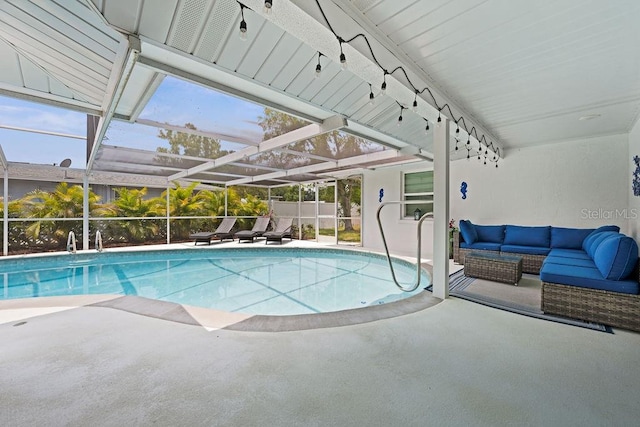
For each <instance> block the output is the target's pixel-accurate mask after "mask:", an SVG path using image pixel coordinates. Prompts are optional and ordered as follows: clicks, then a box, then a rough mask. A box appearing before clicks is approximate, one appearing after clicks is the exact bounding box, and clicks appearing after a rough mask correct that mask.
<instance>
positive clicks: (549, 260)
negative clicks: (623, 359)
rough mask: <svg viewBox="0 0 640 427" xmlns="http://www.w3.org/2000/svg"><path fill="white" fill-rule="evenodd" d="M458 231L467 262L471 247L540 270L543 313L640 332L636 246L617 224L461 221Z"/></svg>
mask: <svg viewBox="0 0 640 427" xmlns="http://www.w3.org/2000/svg"><path fill="white" fill-rule="evenodd" d="M460 230H461V231H460V232H455V233H454V236H453V254H454V261H456V262H458V263H461V264H464V258H465V256H466V254H468V253H469V252H471V251H473V252H477V251H490V252H493V253H496V252H497V253H503V254H508V255H518V256H521V257H522V258H523V271H525V272H527V273H533V274H540V279H541V281H542V298H541V300H542V307H541V308H542V311H544V312H545V313H550V314H556V315H561V316H566V317H571V318H576V319H581V320H586V321H591V322H599V323H604V324H607V325H610V326H615V327H620V328H625V329H631V330H635V331H640V285H639V282H640V276H639V274H640V273H639V270H638V245H637V243H636V242H635V241H634V240H633V239H632V238H631V237H628V236H625V235H624V234H621V233H619V232H618V231H619V228H618V227H616V226H604V227H600V228H598V229H595V230H594V229H573V228H560V227H521V226H511V225H503V226H482V225H474V224H471V223H470V222H468V221H461V222H460ZM500 238H502V239H500ZM469 241H470V242H469Z"/></svg>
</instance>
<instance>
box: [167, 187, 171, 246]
mask: <svg viewBox="0 0 640 427" xmlns="http://www.w3.org/2000/svg"><path fill="white" fill-rule="evenodd" d="M170 190H171V184H169V183H167V215H166V217H167V245H168V244H170V243H171V199H170V198H169V191H170Z"/></svg>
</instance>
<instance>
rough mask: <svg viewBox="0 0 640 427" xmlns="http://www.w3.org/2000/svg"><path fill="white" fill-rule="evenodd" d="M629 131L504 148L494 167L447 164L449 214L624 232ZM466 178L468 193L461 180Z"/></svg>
mask: <svg viewBox="0 0 640 427" xmlns="http://www.w3.org/2000/svg"><path fill="white" fill-rule="evenodd" d="M628 162H629V160H628V135H614V136H607V137H599V138H591V139H586V140H579V141H569V142H564V143H558V144H553V145H545V146H539V147H531V148H526V149H518V150H513V151H509V152H507V155H506V158H505V159H504V160H503V161H500V163H499V167H498V168H497V169H496V168H495V167H494V166H493V165H492V166H489V165H487V166H484V165H483V164H482V163H481V162H479V161H478V160H476V159H471V160H469V161H467V160H462V161H456V162H453V164H452V166H451V216H452V217H453V218H455V219H456V220H459V219H471V220H472V221H473V222H475V223H478V224H504V223H507V224H517V225H554V226H560V227H580V228H595V227H597V226H600V225H604V224H616V225H618V226H620V228H621V231H623V232H627V229H628V224H629V221H628V218H626V216H629V215H630V214H631V213H632V212H630V211H629V209H628V199H629V197H628V191H629V190H628V189H629V182H630V181H629V175H628V170H629V166H628ZM463 181H464V182H466V183H467V199H466V200H462V198H461V193H460V185H461V183H462V182H463Z"/></svg>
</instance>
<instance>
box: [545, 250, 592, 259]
mask: <svg viewBox="0 0 640 427" xmlns="http://www.w3.org/2000/svg"><path fill="white" fill-rule="evenodd" d="M549 256H561V257H564V258H577V259H588V260H591V257H590V256H589V255H588V254H587V253H586V252H585V251H583V250H582V249H560V248H552V249H551V252H549Z"/></svg>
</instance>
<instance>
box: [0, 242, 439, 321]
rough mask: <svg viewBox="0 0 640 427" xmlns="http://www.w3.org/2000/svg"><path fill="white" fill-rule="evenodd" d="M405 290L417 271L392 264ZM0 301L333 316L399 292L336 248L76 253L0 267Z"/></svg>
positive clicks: (373, 265)
mask: <svg viewBox="0 0 640 427" xmlns="http://www.w3.org/2000/svg"><path fill="white" fill-rule="evenodd" d="M394 266H395V268H396V277H397V278H398V280H399V281H400V282H401V283H403V284H404V285H405V286H406V285H409V284H411V283H413V281H414V279H415V277H414V276H415V266H414V265H412V264H411V263H408V262H406V261H402V260H394ZM0 280H3V282H0V284H1V285H2V286H3V291H2V293H1V294H0V299H15V298H32V297H47V296H66V295H88V294H116V295H137V296H141V297H146V298H151V299H156V300H161V301H168V302H173V303H177V304H185V305H191V306H196V307H204V308H213V309H218V310H223V311H228V312H236V313H246V314H261V315H294V314H312V313H326V312H334V311H340V310H346V309H352V308H360V307H369V306H374V305H381V304H385V303H389V302H393V301H397V300H400V299H404V298H407V297H411V296H413V295H416V294H418V293H420V292H421V291H422V290H423V289H424V287H426V286H427V285H428V284H429V283H430V278H429V276H428V274H427V273H426V272H423V276H422V279H421V286H420V287H419V288H418V289H417V290H416V291H414V292H410V293H407V292H402V291H401V290H399V289H398V288H397V287H396V286H395V284H394V283H393V281H392V278H391V273H390V271H389V266H388V265H387V261H386V258H384V257H382V256H380V255H377V254H371V253H366V252H356V251H351V250H339V249H306V248H278V249H271V248H269V249H254V248H237V249H231V248H229V249H220V248H216V249H203V248H198V249H181V250H159V251H138V252H109V253H100V254H98V253H86V254H85V253H80V254H64V255H55V256H44V257H23V258H19V259H6V260H2V261H0Z"/></svg>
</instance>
